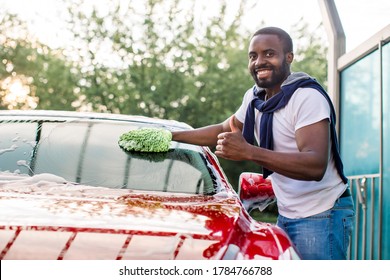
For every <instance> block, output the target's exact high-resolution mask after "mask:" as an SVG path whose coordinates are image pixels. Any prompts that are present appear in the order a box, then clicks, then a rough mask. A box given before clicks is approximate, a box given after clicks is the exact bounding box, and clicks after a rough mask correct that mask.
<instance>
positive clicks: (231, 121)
mask: <svg viewBox="0 0 390 280" xmlns="http://www.w3.org/2000/svg"><path fill="white" fill-rule="evenodd" d="M229 125H230V130H231V131H232V132H237V131H240V129H239V128H238V127H237V126H236V125H235V123H234V115H232V116H231V117H230V120H229Z"/></svg>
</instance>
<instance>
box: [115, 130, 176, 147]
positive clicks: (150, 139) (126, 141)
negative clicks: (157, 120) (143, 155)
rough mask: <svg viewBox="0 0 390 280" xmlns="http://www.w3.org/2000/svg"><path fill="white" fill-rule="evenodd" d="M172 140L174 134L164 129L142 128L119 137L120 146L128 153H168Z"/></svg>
mask: <svg viewBox="0 0 390 280" xmlns="http://www.w3.org/2000/svg"><path fill="white" fill-rule="evenodd" d="M171 140H172V133H171V132H170V131H169V130H166V129H163V128H140V129H136V130H130V131H129V132H126V133H124V134H122V135H121V136H120V137H119V141H118V144H119V146H120V147H121V148H122V149H124V150H126V151H129V152H131V151H136V152H152V153H161V152H167V151H168V150H169V147H170V143H171Z"/></svg>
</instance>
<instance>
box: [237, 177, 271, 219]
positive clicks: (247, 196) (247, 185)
mask: <svg viewBox="0 0 390 280" xmlns="http://www.w3.org/2000/svg"><path fill="white" fill-rule="evenodd" d="M238 195H239V197H240V199H241V202H242V204H243V205H244V207H245V209H246V210H247V211H248V212H249V213H250V212H251V211H252V210H254V209H256V208H258V209H259V210H260V211H263V210H264V209H265V208H266V207H267V206H268V205H270V204H271V203H273V202H275V201H276V197H275V193H274V190H273V189H272V183H271V180H269V179H264V177H263V174H260V173H253V172H243V173H241V175H240V177H239V182H238Z"/></svg>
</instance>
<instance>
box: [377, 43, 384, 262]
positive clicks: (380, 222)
mask: <svg viewBox="0 0 390 280" xmlns="http://www.w3.org/2000/svg"><path fill="white" fill-rule="evenodd" d="M383 43H384V42H383V41H379V45H378V51H379V94H380V96H379V100H380V105H379V110H380V112H379V116H380V126H379V135H380V137H379V145H380V147H379V192H380V195H379V205H378V208H379V213H378V216H379V218H378V219H379V231H378V255H379V259H380V260H381V259H382V203H383V202H382V187H383V141H384V139H383V125H384V124H383V113H384V109H383V106H384V104H383V94H384V92H383V48H382V46H383Z"/></svg>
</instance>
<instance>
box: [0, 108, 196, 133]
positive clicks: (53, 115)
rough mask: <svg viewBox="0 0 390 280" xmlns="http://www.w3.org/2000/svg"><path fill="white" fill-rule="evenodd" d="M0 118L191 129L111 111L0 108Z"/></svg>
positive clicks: (164, 120)
mask: <svg viewBox="0 0 390 280" xmlns="http://www.w3.org/2000/svg"><path fill="white" fill-rule="evenodd" d="M0 118H7V119H18V120H22V119H23V118H25V119H28V120H32V119H35V118H36V119H42V118H44V119H53V120H55V119H62V120H64V119H69V120H72V119H89V120H107V121H129V122H138V123H147V124H155V125H159V126H165V127H170V128H172V129H174V130H183V129H192V127H191V126H190V125H188V124H186V123H184V122H179V121H176V120H168V119H161V118H152V117H146V116H141V115H125V114H113V113H98V112H78V111H60V110H0Z"/></svg>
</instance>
